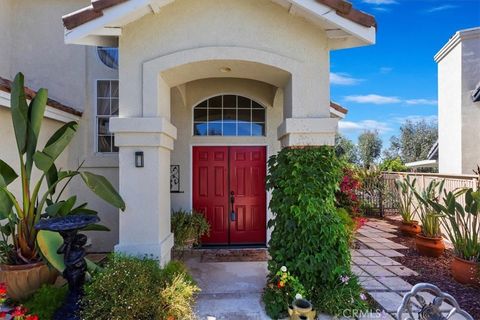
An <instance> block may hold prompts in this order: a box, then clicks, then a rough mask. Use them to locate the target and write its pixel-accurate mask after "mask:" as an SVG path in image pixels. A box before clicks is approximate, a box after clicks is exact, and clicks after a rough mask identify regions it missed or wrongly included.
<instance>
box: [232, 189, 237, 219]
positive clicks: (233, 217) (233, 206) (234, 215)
mask: <svg viewBox="0 0 480 320" xmlns="http://www.w3.org/2000/svg"><path fill="white" fill-rule="evenodd" d="M230 203H231V204H232V212H230V221H235V219H236V218H237V217H236V214H235V193H234V192H233V191H230Z"/></svg>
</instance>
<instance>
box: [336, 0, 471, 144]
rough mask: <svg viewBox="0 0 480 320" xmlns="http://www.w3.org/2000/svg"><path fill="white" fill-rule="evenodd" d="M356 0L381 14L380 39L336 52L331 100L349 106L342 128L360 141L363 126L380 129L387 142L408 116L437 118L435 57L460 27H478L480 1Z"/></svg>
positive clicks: (376, 16)
mask: <svg viewBox="0 0 480 320" xmlns="http://www.w3.org/2000/svg"><path fill="white" fill-rule="evenodd" d="M352 2H353V5H354V6H355V7H356V8H358V9H360V10H362V11H365V12H368V13H370V14H373V15H374V16H375V18H376V19H377V24H378V32H377V43H376V44H375V45H374V46H369V47H362V48H355V49H347V50H338V51H333V52H332V54H331V83H332V85H331V94H332V100H333V101H336V102H338V103H340V104H341V105H343V106H345V107H346V108H348V109H349V113H348V115H347V117H346V118H345V119H344V120H342V121H341V124H340V131H341V132H342V133H344V134H345V135H346V136H347V137H349V138H350V139H352V140H353V141H354V142H355V143H356V142H357V137H358V135H359V134H360V133H361V132H363V131H364V130H367V129H370V130H378V132H379V133H380V135H381V137H382V139H383V141H384V147H388V145H389V140H390V137H391V136H392V135H396V134H398V132H399V127H400V125H401V123H402V122H404V121H405V120H406V119H412V120H416V119H426V120H427V121H430V122H435V123H436V121H437V64H436V63H435V61H434V60H433V56H434V55H435V54H436V53H437V52H438V51H439V50H440V49H441V48H442V47H443V45H444V44H445V43H446V42H447V41H448V39H449V38H450V37H451V36H453V35H454V33H455V32H456V31H457V30H462V29H467V28H472V27H476V26H480V0H452V1H443V0H417V1H415V0H354V1H352Z"/></svg>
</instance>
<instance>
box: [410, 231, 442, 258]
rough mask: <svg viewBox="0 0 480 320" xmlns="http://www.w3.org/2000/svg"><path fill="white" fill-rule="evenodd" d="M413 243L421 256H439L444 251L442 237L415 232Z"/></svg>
mask: <svg viewBox="0 0 480 320" xmlns="http://www.w3.org/2000/svg"><path fill="white" fill-rule="evenodd" d="M415 245H416V247H417V251H418V252H419V253H420V254H421V255H423V256H428V257H439V256H441V255H442V254H443V252H444V251H445V243H444V242H443V238H442V237H438V238H428V237H425V236H423V235H421V234H417V235H416V237H415Z"/></svg>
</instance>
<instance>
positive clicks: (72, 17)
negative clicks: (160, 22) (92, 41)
mask: <svg viewBox="0 0 480 320" xmlns="http://www.w3.org/2000/svg"><path fill="white" fill-rule="evenodd" d="M126 1H128V0H92V4H91V5H90V6H88V7H85V8H82V9H80V10H78V11H75V12H72V13H70V14H68V15H65V16H63V17H62V19H63V25H64V26H65V28H66V29H67V30H72V29H74V28H76V27H78V26H81V25H82V24H84V23H87V22H89V21H92V20H94V19H96V18H99V17H101V16H103V10H105V9H108V8H111V7H113V6H116V5H118V4H120V3H123V2H126ZM315 1H316V2H318V3H321V4H324V5H326V6H329V7H330V8H332V9H335V10H336V13H337V14H338V15H340V16H342V17H344V18H346V19H348V20H351V21H353V22H355V23H358V24H360V25H362V26H364V27H376V26H377V22H376V20H375V17H374V16H372V15H370V14H367V13H364V12H362V11H360V10H357V9H355V8H353V6H352V4H351V3H350V2H348V1H345V0H315Z"/></svg>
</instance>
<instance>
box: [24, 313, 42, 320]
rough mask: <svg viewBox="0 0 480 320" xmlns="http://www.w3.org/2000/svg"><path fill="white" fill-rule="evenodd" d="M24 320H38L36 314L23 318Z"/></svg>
mask: <svg viewBox="0 0 480 320" xmlns="http://www.w3.org/2000/svg"><path fill="white" fill-rule="evenodd" d="M25 320H40V318H39V317H38V316H37V315H36V314H31V315H29V316H27V317H26V318H25Z"/></svg>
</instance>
